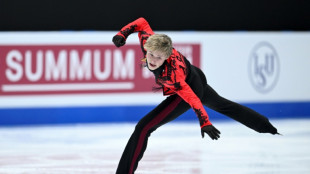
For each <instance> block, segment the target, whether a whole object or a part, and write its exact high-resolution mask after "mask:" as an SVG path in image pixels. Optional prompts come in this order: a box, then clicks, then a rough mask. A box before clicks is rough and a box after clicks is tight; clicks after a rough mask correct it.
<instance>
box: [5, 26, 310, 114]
mask: <svg viewBox="0 0 310 174" xmlns="http://www.w3.org/2000/svg"><path fill="white" fill-rule="evenodd" d="M155 32H156V31H155ZM115 33H116V31H115V32H114V31H113V32H112V31H111V32H2V33H0V45H20V44H23V45H27V44H29V45H31V44H42V45H57V44H111V45H112V42H111V38H112V37H113V35H114V34H115ZM158 33H167V34H168V35H170V36H171V38H172V40H173V42H175V43H198V44H200V45H201V57H202V60H201V61H202V69H203V71H204V72H205V74H206V76H207V79H208V83H209V84H210V85H211V86H212V87H213V88H214V89H215V90H216V91H217V92H218V93H219V94H220V95H222V96H224V97H225V98H229V99H231V100H234V101H237V102H267V103H268V102H295V101H297V102H302V101H309V100H310V92H309V89H310V78H308V77H307V76H308V74H310V69H309V67H310V49H309V47H310V32H158ZM261 42H266V43H268V44H270V45H271V46H272V47H273V48H274V49H275V51H276V54H277V55H278V61H279V64H278V65H275V66H274V67H273V68H274V69H275V70H276V71H279V74H278V77H277V79H276V80H275V81H276V82H275V85H274V86H273V88H272V89H270V90H269V91H268V92H266V93H261V92H259V91H257V90H256V88H255V87H254V86H253V85H252V83H251V79H250V77H249V60H250V57H251V53H252V52H253V49H254V47H255V46H256V45H257V44H259V43H261ZM127 43H129V44H138V39H137V35H136V34H133V35H131V36H130V37H129V39H128V40H127ZM1 59H3V57H1ZM266 79H267V81H268V80H269V81H271V80H272V79H269V78H268V77H266ZM120 98H122V99H123V100H121V102H120ZM132 99H135V100H132ZM163 99H164V97H162V95H161V93H156V94H154V93H153V92H151V91H150V92H146V93H143V94H138V95H137V94H136V93H127V94H115V93H114V94H98V95H97V94H95V95H91V94H90V95H82V94H70V95H69V94H68V95H53V96H48V97H47V96H40V95H36V96H35V97H34V98H33V100H29V96H26V97H25V96H1V97H0V107H1V108H12V107H13V108H14V107H45V106H47V107H53V106H56V107H57V106H93V105H95V106H106V105H124V104H125V105H154V104H158V103H159V102H161V101H162V100H163Z"/></svg>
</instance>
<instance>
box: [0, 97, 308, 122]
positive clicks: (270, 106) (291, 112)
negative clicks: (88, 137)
mask: <svg viewBox="0 0 310 174" xmlns="http://www.w3.org/2000/svg"><path fill="white" fill-rule="evenodd" d="M241 104H243V105H245V106H247V107H250V108H252V109H254V110H256V111H258V112H259V113H261V114H263V115H265V116H267V117H268V118H270V119H285V118H310V110H309V108H310V102H279V103H241ZM154 107H156V106H104V107H95V106H93V107H54V108H51V107H49V108H12V109H8V108H6V109H0V125H1V126H14V125H39V124H78V123H124V122H137V121H138V120H139V119H141V118H142V117H143V116H144V115H146V114H147V113H148V112H150V111H151V110H152V109H153V108H154ZM206 109H207V112H208V114H209V116H210V120H212V121H213V122H214V121H229V120H231V119H229V118H227V117H226V116H224V115H222V114H219V113H217V112H215V111H213V110H211V109H209V108H206ZM176 121H198V119H197V118H196V115H195V113H194V112H193V111H192V110H189V111H187V112H186V113H184V114H183V115H182V116H180V117H179V118H177V119H176ZM197 123H198V122H197Z"/></svg>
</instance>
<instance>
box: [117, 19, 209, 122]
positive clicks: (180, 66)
mask: <svg viewBox="0 0 310 174" xmlns="http://www.w3.org/2000/svg"><path fill="white" fill-rule="evenodd" d="M134 32H139V34H138V36H139V40H140V45H141V49H142V51H143V53H144V56H145V55H146V50H145V49H144V47H143V45H144V44H145V42H146V40H147V38H148V37H149V36H151V35H153V34H154V32H153V30H152V29H151V27H150V25H149V24H148V22H147V21H146V20H145V19H144V18H139V19H137V20H135V21H133V22H131V23H129V24H128V25H126V26H125V27H123V28H122V29H121V30H120V32H118V33H117V35H120V36H123V37H124V38H125V39H127V37H128V36H129V35H130V34H131V33H134ZM185 59H186V58H185V57H184V56H183V55H182V54H181V53H180V52H178V51H177V50H175V49H173V50H172V54H171V56H170V57H169V58H168V59H167V63H166V65H165V67H164V70H163V71H162V73H161V74H159V76H158V77H157V78H156V83H157V84H159V85H161V86H162V87H163V93H164V95H173V94H177V95H179V96H180V97H181V98H182V99H183V100H184V101H186V102H187V103H188V104H189V105H190V106H191V107H192V108H193V110H194V111H195V113H196V114H197V116H198V118H199V121H200V126H201V127H204V126H206V125H211V122H210V120H209V117H208V114H207V112H206V110H205V109H204V107H203V105H202V103H201V101H200V99H199V98H198V97H197V95H196V94H195V93H194V92H193V90H192V89H191V87H190V86H189V85H188V84H187V83H186V81H185V80H186V77H187V75H188V74H187V72H188V68H189V67H188V64H186V62H185V61H187V60H185Z"/></svg>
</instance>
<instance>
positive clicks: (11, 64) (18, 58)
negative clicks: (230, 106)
mask: <svg viewBox="0 0 310 174" xmlns="http://www.w3.org/2000/svg"><path fill="white" fill-rule="evenodd" d="M309 9H310V1H306V0H273V1H267V0H260V1H248V0H235V1H215V0H205V1H198V0H191V1H184V0H178V1H176V0H168V1H163V0H158V1H137V0H132V1H125V0H118V1H102V0H88V1H86V0H74V1H73V0H62V1H60V0H53V1H51V0H40V1H39V0H27V1H21V0H0V149H1V150H0V157H1V158H0V173H1V174H25V173H31V174H34V173H40V174H42V173H44V174H49V173H51V174H63V173H66V174H67V173H73V174H79V173H83V174H85V173H92V174H94V173H108V174H110V173H111V174H112V173H114V172H115V169H116V167H117V164H118V160H119V158H120V156H121V153H122V150H123V148H124V147H125V145H126V142H127V140H128V138H129V136H130V134H131V132H132V131H133V129H134V127H135V124H136V123H137V122H138V120H140V119H141V118H142V117H143V116H144V115H146V114H147V113H148V112H150V111H151V110H152V109H153V108H154V107H156V106H157V105H158V104H159V103H160V102H161V101H162V100H164V99H165V97H164V96H163V95H162V92H161V91H158V92H153V91H152V87H154V86H156V85H155V82H154V77H153V75H152V74H151V73H150V72H149V71H147V70H146V69H145V68H141V61H140V59H141V58H143V54H142V52H141V48H140V45H139V41H138V37H137V34H136V33H135V34H132V35H130V36H129V38H128V39H127V41H126V45H125V46H123V47H121V48H116V47H115V46H114V45H113V43H112V37H113V36H114V35H115V34H116V33H117V32H118V31H119V30H120V29H121V28H122V27H123V26H125V25H127V24H128V23H130V22H132V21H134V20H135V19H137V18H139V17H144V18H145V19H146V20H147V21H148V22H149V24H150V25H151V27H152V29H153V30H154V31H155V33H165V34H168V35H169V36H170V37H171V38H172V40H173V45H174V47H175V48H176V49H177V50H179V51H180V52H181V53H182V54H183V55H185V56H186V57H187V59H189V60H190V61H191V62H192V64H194V65H196V66H198V67H200V68H201V69H202V70H203V71H204V73H205V74H206V76H207V80H208V84H209V85H211V86H212V87H213V88H214V89H215V90H216V91H217V92H218V93H219V94H220V95H221V96H223V97H225V98H227V99H230V100H233V101H236V102H238V103H241V104H243V105H246V106H248V107H250V108H252V109H254V110H256V111H258V112H260V113H262V114H263V115H265V116H267V117H268V118H269V119H270V120H271V122H272V123H273V124H274V125H275V127H277V128H278V130H279V132H280V133H282V134H283V135H284V136H272V135H269V134H268V135H266V134H257V133H256V132H254V131H251V130H249V129H248V128H246V127H244V126H243V125H240V124H238V123H236V122H235V121H232V120H231V119H228V118H227V117H226V116H224V115H221V114H219V113H217V112H215V111H212V110H210V109H209V108H206V110H207V112H208V114H209V116H210V120H211V121H212V123H213V124H214V125H216V127H217V128H218V129H219V130H220V131H221V132H222V134H221V139H220V140H219V141H211V140H209V139H208V138H205V139H201V138H200V130H199V123H198V119H197V118H196V115H195V113H194V112H193V111H192V110H189V111H187V112H186V113H185V114H183V115H182V116H180V117H179V118H178V119H177V120H175V121H173V122H172V123H169V124H168V125H165V126H163V127H162V128H160V129H159V130H157V131H156V133H155V134H152V138H151V142H150V143H149V145H148V150H147V151H146V153H145V155H144V158H143V159H142V161H141V162H140V164H139V168H138V170H137V172H136V173H143V174H152V173H153V174H155V173H156V174H159V173H165V174H172V173H178V174H181V173H184V174H204V173H227V172H229V173H238V174H243V173H244V174H249V173H253V174H271V173H274V174H275V173H276V174H279V173H281V174H287V173H299V174H308V173H310V168H309V162H310V150H309V147H310V146H309V145H310V137H309V135H310V130H309V117H310V109H309V108H310V92H309V89H310V78H309V77H308V76H309V74H310V69H309V67H310V49H309V48H310V10H309Z"/></svg>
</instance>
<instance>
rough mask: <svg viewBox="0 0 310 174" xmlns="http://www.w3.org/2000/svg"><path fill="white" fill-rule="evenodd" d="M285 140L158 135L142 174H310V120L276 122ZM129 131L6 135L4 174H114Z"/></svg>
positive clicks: (69, 129)
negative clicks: (213, 138)
mask: <svg viewBox="0 0 310 174" xmlns="http://www.w3.org/2000/svg"><path fill="white" fill-rule="evenodd" d="M271 122H272V123H273V125H274V126H275V127H277V128H278V131H279V132H280V133H282V134H283V136H279V135H271V134H259V133H256V132H254V131H252V130H250V129H248V128H247V127H245V126H243V125H241V124H239V123H237V122H234V121H228V122H225V121H216V120H215V121H213V124H214V125H215V126H216V127H217V128H218V129H219V130H220V131H221V133H222V134H221V138H220V139H219V140H218V141H212V140H211V139H210V138H209V137H205V138H204V139H202V138H201V134H200V130H199V125H198V123H192V122H190V123H184V122H172V123H169V124H167V125H164V126H163V127H160V128H159V129H158V130H157V131H155V132H154V133H153V134H152V135H151V137H150V139H149V144H148V148H147V150H146V152H145V154H144V157H143V158H142V160H141V161H140V163H139V166H138V169H137V171H136V173H137V174H224V173H225V174H227V173H231V174H309V173H310V127H309V126H310V119H280V120H271ZM134 126H135V124H134V123H128V124H121V123H118V124H81V125H60V126H59V125H58V126H55V125H52V126H30V127H29V126H28V127H1V128H0V174H113V173H115V169H116V167H117V164H118V160H119V158H120V156H121V154H122V151H123V148H124V147H125V145H126V143H127V140H128V138H129V136H130V134H131V133H132V131H133V129H134Z"/></svg>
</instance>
